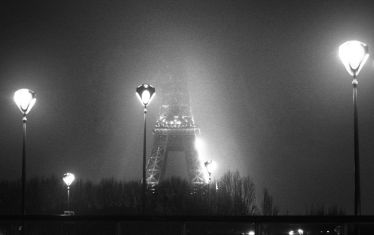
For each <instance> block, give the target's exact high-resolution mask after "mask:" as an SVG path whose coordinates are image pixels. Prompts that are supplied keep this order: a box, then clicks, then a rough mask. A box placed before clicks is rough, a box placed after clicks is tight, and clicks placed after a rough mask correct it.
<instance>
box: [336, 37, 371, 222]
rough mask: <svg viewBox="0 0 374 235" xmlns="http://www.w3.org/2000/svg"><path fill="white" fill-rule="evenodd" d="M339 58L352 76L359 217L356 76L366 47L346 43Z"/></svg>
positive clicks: (358, 209)
mask: <svg viewBox="0 0 374 235" xmlns="http://www.w3.org/2000/svg"><path fill="white" fill-rule="evenodd" d="M339 57H340V59H341V61H342V63H343V65H344V67H345V68H346V70H347V72H348V73H349V75H351V76H352V78H353V80H352V86H353V119H354V120H353V126H354V165H355V196H354V200H355V215H361V189H360V156H359V141H358V113H357V86H358V81H357V76H358V74H359V72H360V71H361V69H362V67H363V66H364V64H365V62H366V60H367V59H368V58H369V48H368V46H367V45H366V44H365V43H363V42H360V41H347V42H345V43H343V44H342V45H340V47H339Z"/></svg>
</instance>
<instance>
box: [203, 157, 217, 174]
mask: <svg viewBox="0 0 374 235" xmlns="http://www.w3.org/2000/svg"><path fill="white" fill-rule="evenodd" d="M204 165H205V168H206V170H207V171H208V173H209V174H211V173H213V171H215V170H216V168H217V164H216V162H215V161H212V160H210V161H206V162H205V163H204Z"/></svg>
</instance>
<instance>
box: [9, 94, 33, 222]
mask: <svg viewBox="0 0 374 235" xmlns="http://www.w3.org/2000/svg"><path fill="white" fill-rule="evenodd" d="M13 99H14V102H15V103H16V105H17V106H18V108H19V110H20V111H21V113H22V126H23V142H22V175H21V185H22V198H21V214H22V215H25V213H26V210H25V187H26V122H27V117H26V115H27V114H28V113H29V112H30V110H31V109H32V107H33V106H34V104H35V102H36V98H35V92H34V91H32V90H29V89H25V88H24V89H19V90H17V91H16V92H15V93H14V96H13Z"/></svg>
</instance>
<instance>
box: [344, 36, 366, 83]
mask: <svg viewBox="0 0 374 235" xmlns="http://www.w3.org/2000/svg"><path fill="white" fill-rule="evenodd" d="M339 57H340V60H341V61H342V63H343V65H344V67H345V69H346V70H347V72H348V73H349V74H350V75H351V76H352V77H354V78H356V77H357V75H358V74H359V72H360V71H361V69H362V67H363V66H364V64H365V62H366V60H367V59H368V58H369V47H368V46H367V45H366V44H365V43H363V42H360V41H347V42H345V43H343V44H342V45H340V47H339Z"/></svg>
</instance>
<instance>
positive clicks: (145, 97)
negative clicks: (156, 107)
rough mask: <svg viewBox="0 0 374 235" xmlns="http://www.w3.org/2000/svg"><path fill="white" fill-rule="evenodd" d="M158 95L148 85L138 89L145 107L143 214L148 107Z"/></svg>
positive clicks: (143, 204)
mask: <svg viewBox="0 0 374 235" xmlns="http://www.w3.org/2000/svg"><path fill="white" fill-rule="evenodd" d="M155 93H156V89H155V88H154V87H153V86H151V85H148V84H142V85H140V86H138V87H137V88H136V94H137V95H138V98H139V100H140V102H141V103H142V104H143V106H144V135H143V137H144V139H143V180H142V186H143V190H142V212H143V214H144V213H145V191H146V183H147V182H146V175H145V164H146V157H147V147H146V146H147V105H148V104H149V103H150V102H151V100H152V98H153V97H154V95H155Z"/></svg>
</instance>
